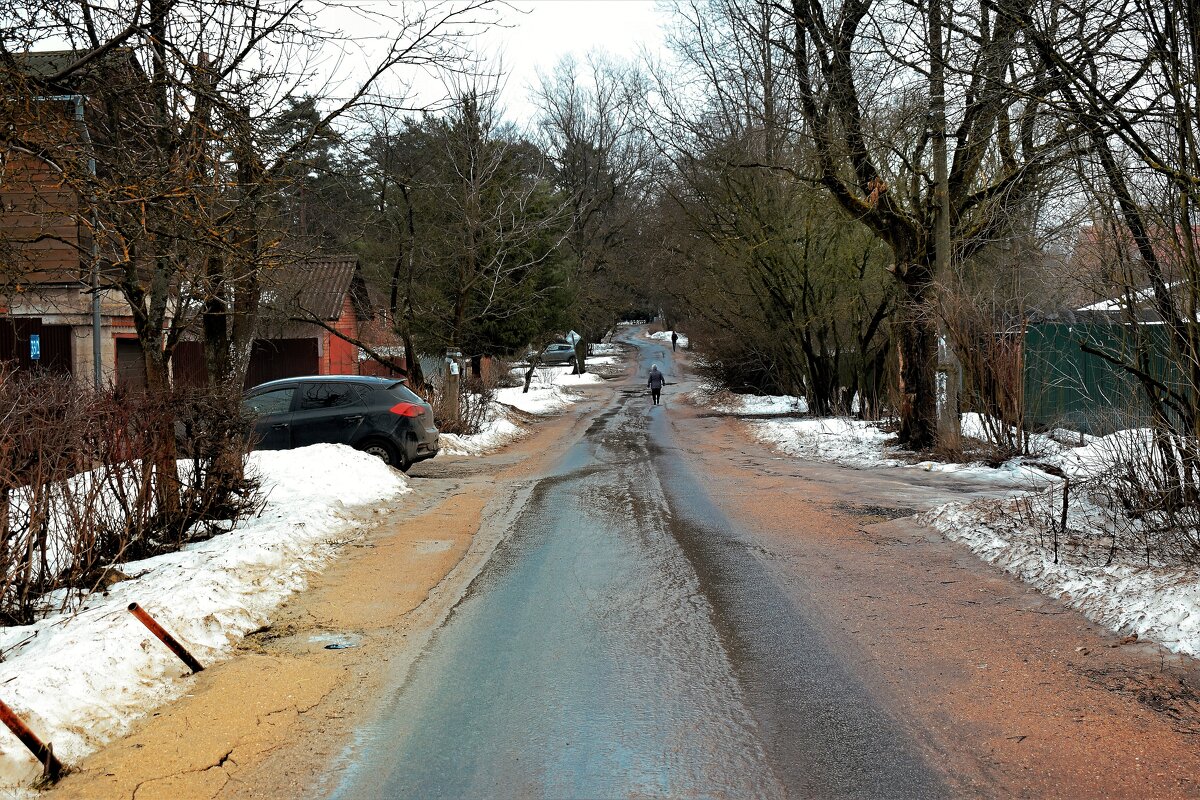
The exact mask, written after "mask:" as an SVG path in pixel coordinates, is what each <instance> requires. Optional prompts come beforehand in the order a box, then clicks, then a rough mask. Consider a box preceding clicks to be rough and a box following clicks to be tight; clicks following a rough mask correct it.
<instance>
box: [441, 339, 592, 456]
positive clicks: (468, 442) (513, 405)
mask: <svg viewBox="0 0 1200 800" xmlns="http://www.w3.org/2000/svg"><path fill="white" fill-rule="evenodd" d="M587 363H588V367H589V368H591V367H594V366H602V365H610V364H613V363H616V360H615V359H613V358H612V357H609V356H604V357H601V358H595V359H593V358H589V359H588V360H587ZM570 373H571V367H569V366H561V367H559V366H555V367H545V366H543V367H538V368H537V369H536V370H534V376H533V380H532V381H531V382H530V384H529V391H528V392H523V391H522V387H523V385H524V380H525V371H524V370H523V369H520V368H518V369H515V370H513V376H514V378H519V379H520V380H521V381H522V386H512V387H506V388H503V389H497V390H496V402H495V403H493V404H492V407H491V408H490V409H489V410H488V415H487V419H486V421H485V422H484V424H483V427H482V429H481V430H480V431H479V433H475V434H471V435H467V436H464V435H460V434H454V433H443V434H442V435H441V436H440V437H438V447H439V452H441V453H445V454H447V455H452V456H481V455H484V454H485V453H491V452H494V451H496V450H499V449H500V448H501V447H504V446H505V445H507V444H511V443H512V442H515V441H516V440H518V439H520V438H521V437H523V436H525V435H526V433H528V429H527V428H525V427H523V426H522V425H521V424H520V423H519V422H518V421H517V420H516V419H514V417H513V415H512V414H511V413H509V412H510V409H516V410H517V411H520V412H523V413H525V414H529V415H532V416H547V415H550V414H557V413H560V412H561V411H563V410H564V409H566V408H568V407H569V406H571V405H574V404H575V403H578V402H579V401H580V400H582V399H583V395H581V394H579V393H578V392H572V391H570V387H573V386H587V385H590V384H596V383H603V382H604V378H602V377H601V376H599V375H596V374H594V373H591V372H585V373H583V374H582V375H572V374H570Z"/></svg>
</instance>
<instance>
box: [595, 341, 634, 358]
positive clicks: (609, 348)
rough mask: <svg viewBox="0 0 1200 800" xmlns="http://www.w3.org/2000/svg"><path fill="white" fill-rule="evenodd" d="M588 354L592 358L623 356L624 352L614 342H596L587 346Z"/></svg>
mask: <svg viewBox="0 0 1200 800" xmlns="http://www.w3.org/2000/svg"><path fill="white" fill-rule="evenodd" d="M589 352H591V354H592V355H593V356H620V355H624V353H625V350H624V348H623V347H621V345H619V344H617V343H616V342H596V343H594V344H592V345H590V346H589ZM588 360H589V361H590V360H591V358H590V357H589V359H588Z"/></svg>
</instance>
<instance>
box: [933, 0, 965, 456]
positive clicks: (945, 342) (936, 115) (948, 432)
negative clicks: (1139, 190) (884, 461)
mask: <svg viewBox="0 0 1200 800" xmlns="http://www.w3.org/2000/svg"><path fill="white" fill-rule="evenodd" d="M942 30H943V26H942V0H929V124H930V127H931V131H930V133H931V138H932V140H933V181H934V199H935V200H936V202H935V203H934V208H935V212H934V213H935V214H936V220H935V223H934V258H935V262H934V274H935V275H936V276H937V280H943V281H944V280H945V279H946V278H947V277H948V276H949V274H950V178H949V175H948V173H947V163H946V162H947V153H946V60H945V58H944V57H943V56H944V53H945V45H944V43H943V41H942ZM938 330H939V333H940V336H939V339H940V340H941V341H940V343H939V346H938V375H939V377H940V378H941V380H942V382H943V386H942V387H939V388H940V389H942V391H940V392H939V395H941V398H940V399H941V401H942V402H941V407H940V408H939V409H938V412H939V413H938V444H939V445H941V446H942V447H944V448H948V449H951V450H958V449H959V448H960V447H961V440H962V431H961V429H960V427H959V415H958V412H959V388H960V384H961V382H962V364H960V363H959V361H958V356H957V355H956V354H955V352H954V343H953V342H952V341H951V340H950V337H949V335H948V334H947V331H946V326H945V324H942V325H939V326H938Z"/></svg>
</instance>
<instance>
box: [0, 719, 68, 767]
mask: <svg viewBox="0 0 1200 800" xmlns="http://www.w3.org/2000/svg"><path fill="white" fill-rule="evenodd" d="M0 722H3V723H4V724H5V725H7V726H8V729H9V730H10V731H12V732H13V735H14V736H16V737H17V738H18V739H20V740H21V744H23V745H25V746H26V747H28V748H29V752H31V753H33V756H34V758H36V759H37V760H38V761H40V762H42V767H43V768H44V769H45V771H46V777H47V778H49V779H50V780H52V781H56V780H58V779H59V777H60V776H61V775H62V771H63V765H62V762H61V761H59V760H58V759H57V758H56V757H55V756H54V751H53V750H52V749H51V748H50V746H49V745H45V744H42V740H41V739H39V738H38V737H37V734H36V733H34V732H33V731H31V730H29V726H28V725H26V724H25V722H24V720H22V719H21V718H20V717H18V716H17V715H16V714H15V713H13V710H12V709H11V708H9V707H8V704H7V703H5V702H4V701H3V700H0Z"/></svg>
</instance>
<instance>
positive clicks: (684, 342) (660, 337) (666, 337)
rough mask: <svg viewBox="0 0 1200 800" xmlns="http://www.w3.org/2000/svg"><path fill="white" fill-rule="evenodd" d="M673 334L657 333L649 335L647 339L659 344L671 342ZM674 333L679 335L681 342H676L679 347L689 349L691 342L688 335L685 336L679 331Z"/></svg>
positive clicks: (668, 332) (669, 332) (666, 332)
mask: <svg viewBox="0 0 1200 800" xmlns="http://www.w3.org/2000/svg"><path fill="white" fill-rule="evenodd" d="M671 333H672V332H671V331H655V332H654V333H647V334H646V338H647V339H654V340H656V341H659V342H670V341H671ZM674 333H676V334H678V335H679V340H678V341H677V342H676V344H677V345H678V346H679V347H687V346H688V341H689V340H688V337H687V335H686V334H683V333H679V331H674Z"/></svg>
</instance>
